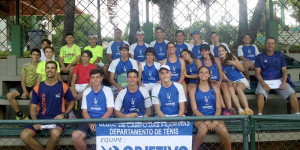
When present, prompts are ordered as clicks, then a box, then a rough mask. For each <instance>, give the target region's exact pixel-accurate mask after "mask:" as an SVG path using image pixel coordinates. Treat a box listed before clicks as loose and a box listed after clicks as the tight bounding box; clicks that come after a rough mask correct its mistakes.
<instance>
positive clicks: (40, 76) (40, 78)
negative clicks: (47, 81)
mask: <svg viewBox="0 0 300 150" xmlns="http://www.w3.org/2000/svg"><path fill="white" fill-rule="evenodd" d="M41 81H42V75H41V74H40V73H39V74H38V77H37V81H36V83H40V82H41Z"/></svg>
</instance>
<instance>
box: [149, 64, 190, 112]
mask: <svg viewBox="0 0 300 150" xmlns="http://www.w3.org/2000/svg"><path fill="white" fill-rule="evenodd" d="M171 76H172V72H171V69H170V67H169V66H168V65H162V66H161V67H160V69H159V78H160V81H161V84H159V85H157V86H155V87H154V88H153V90H152V96H153V99H152V103H153V105H154V111H155V113H156V115H157V116H159V117H165V116H183V115H184V112H185V102H186V97H185V94H184V90H183V87H182V85H181V84H179V83H176V82H172V81H171Z"/></svg>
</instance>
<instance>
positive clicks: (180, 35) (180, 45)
mask: <svg viewBox="0 0 300 150" xmlns="http://www.w3.org/2000/svg"><path fill="white" fill-rule="evenodd" d="M175 36H176V48H177V49H176V56H177V57H181V56H180V53H181V51H182V50H183V49H188V50H190V51H191V50H192V47H191V45H190V44H189V43H186V42H184V37H185V34H184V32H183V31H182V30H177V31H176V33H175Z"/></svg>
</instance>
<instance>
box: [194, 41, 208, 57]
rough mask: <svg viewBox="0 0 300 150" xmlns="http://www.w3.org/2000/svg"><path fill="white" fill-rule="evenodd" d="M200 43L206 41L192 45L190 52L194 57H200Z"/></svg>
mask: <svg viewBox="0 0 300 150" xmlns="http://www.w3.org/2000/svg"><path fill="white" fill-rule="evenodd" d="M202 44H207V43H206V42H202V43H201V44H200V45H195V44H194V45H193V48H192V52H193V54H194V58H197V59H200V58H201V52H200V47H201V45H202Z"/></svg>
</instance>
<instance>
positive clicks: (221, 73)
mask: <svg viewBox="0 0 300 150" xmlns="http://www.w3.org/2000/svg"><path fill="white" fill-rule="evenodd" d="M215 61H216V63H217V66H218V71H219V81H218V82H217V85H218V86H220V85H221V83H222V80H223V78H224V73H223V69H222V64H221V60H220V59H219V58H216V57H215Z"/></svg>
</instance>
